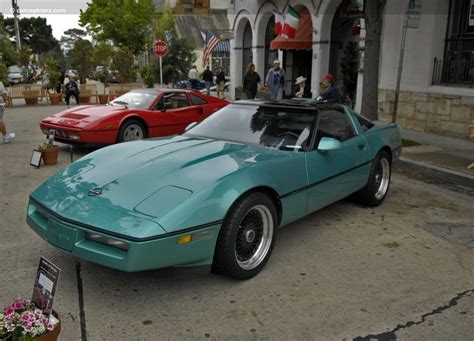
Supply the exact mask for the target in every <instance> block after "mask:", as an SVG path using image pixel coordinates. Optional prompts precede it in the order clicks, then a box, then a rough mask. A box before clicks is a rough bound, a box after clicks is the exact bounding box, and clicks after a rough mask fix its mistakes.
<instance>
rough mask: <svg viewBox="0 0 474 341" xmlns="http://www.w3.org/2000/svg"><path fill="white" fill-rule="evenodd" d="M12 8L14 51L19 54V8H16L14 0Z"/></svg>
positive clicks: (14, 0) (13, 0)
mask: <svg viewBox="0 0 474 341" xmlns="http://www.w3.org/2000/svg"><path fill="white" fill-rule="evenodd" d="M12 8H13V18H14V22H15V36H16V51H17V52H20V49H21V42H20V25H19V24H18V14H19V13H20V7H18V4H17V3H16V0H12Z"/></svg>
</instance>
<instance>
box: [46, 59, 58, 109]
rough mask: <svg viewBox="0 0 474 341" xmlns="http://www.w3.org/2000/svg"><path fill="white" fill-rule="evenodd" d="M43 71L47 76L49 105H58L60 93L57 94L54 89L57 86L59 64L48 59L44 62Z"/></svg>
mask: <svg viewBox="0 0 474 341" xmlns="http://www.w3.org/2000/svg"><path fill="white" fill-rule="evenodd" d="M45 69H46V73H47V75H48V90H49V91H48V95H49V100H50V102H51V104H53V105H58V104H59V102H61V93H58V92H57V91H56V89H57V88H58V85H59V79H60V78H61V73H60V72H59V63H58V62H57V61H56V60H55V59H52V58H50V59H48V60H46V62H45Z"/></svg>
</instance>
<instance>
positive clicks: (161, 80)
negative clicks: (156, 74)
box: [160, 57, 163, 88]
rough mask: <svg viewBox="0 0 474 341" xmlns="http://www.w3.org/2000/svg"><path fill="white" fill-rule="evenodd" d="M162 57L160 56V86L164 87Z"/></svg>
mask: <svg viewBox="0 0 474 341" xmlns="http://www.w3.org/2000/svg"><path fill="white" fill-rule="evenodd" d="M161 59H162V58H161V57H160V86H161V88H163V64H162V63H161Z"/></svg>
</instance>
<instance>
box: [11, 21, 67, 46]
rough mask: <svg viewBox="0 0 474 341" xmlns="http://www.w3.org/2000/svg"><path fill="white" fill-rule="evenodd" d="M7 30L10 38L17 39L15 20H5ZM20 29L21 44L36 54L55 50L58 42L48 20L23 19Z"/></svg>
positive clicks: (20, 22)
mask: <svg viewBox="0 0 474 341" xmlns="http://www.w3.org/2000/svg"><path fill="white" fill-rule="evenodd" d="M4 24H5V30H6V31H7V33H8V34H9V36H10V37H12V38H13V37H15V24H14V19H13V18H7V19H4ZM18 24H19V27H20V39H21V43H22V45H23V44H26V45H28V46H29V48H31V49H32V50H33V52H34V53H37V54H41V53H45V52H48V51H49V50H51V49H52V48H54V47H55V46H56V45H57V44H58V41H57V40H56V38H54V36H53V29H52V28H51V25H48V24H47V22H46V18H41V17H35V18H21V19H20V20H19V21H18Z"/></svg>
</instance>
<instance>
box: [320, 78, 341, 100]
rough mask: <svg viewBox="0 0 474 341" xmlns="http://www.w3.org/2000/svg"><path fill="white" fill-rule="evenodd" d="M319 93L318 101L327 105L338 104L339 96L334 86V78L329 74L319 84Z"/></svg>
mask: <svg viewBox="0 0 474 341" xmlns="http://www.w3.org/2000/svg"><path fill="white" fill-rule="evenodd" d="M319 88H320V90H321V93H320V94H319V97H318V100H320V101H325V102H329V103H340V102H341V95H340V93H339V89H338V88H337V86H336V82H335V80H334V77H333V76H332V75H331V74H329V73H328V74H327V75H325V76H324V77H323V78H322V79H321V82H320V83H319Z"/></svg>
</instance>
